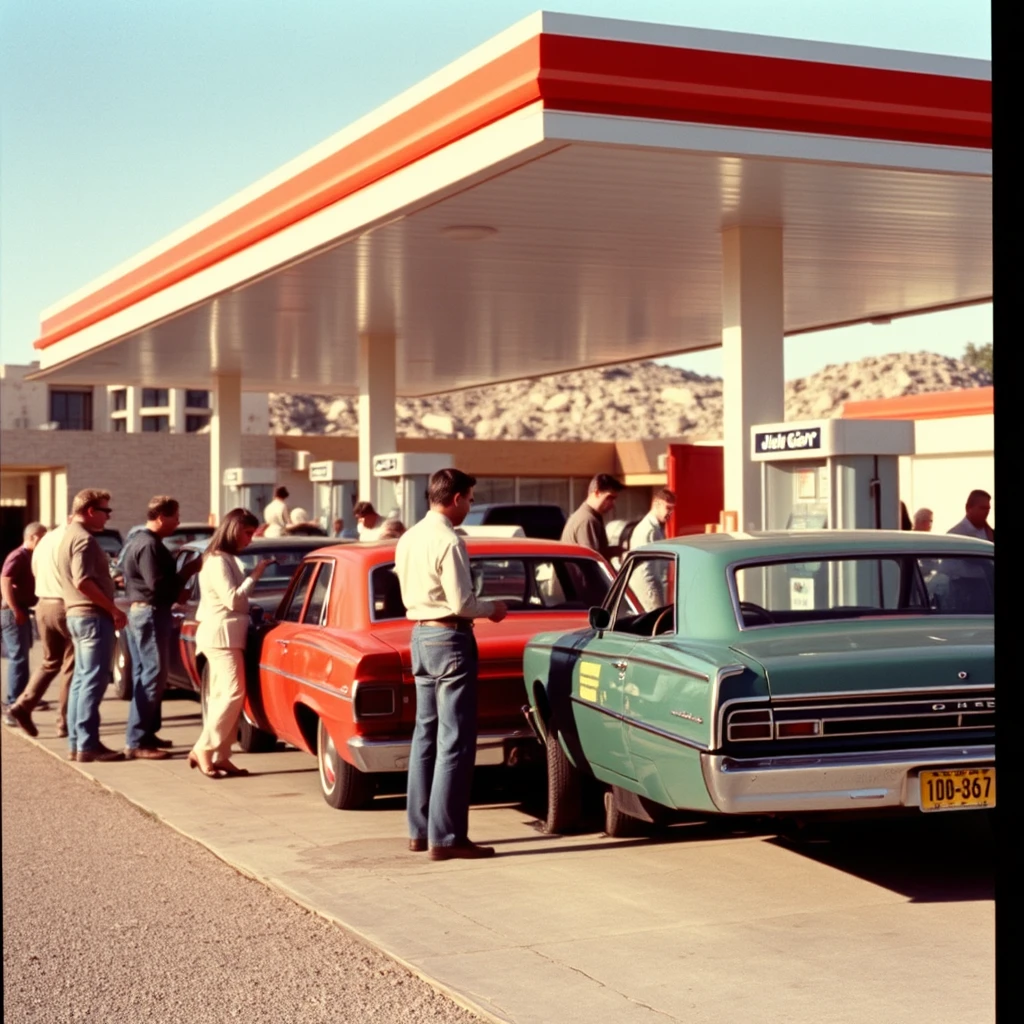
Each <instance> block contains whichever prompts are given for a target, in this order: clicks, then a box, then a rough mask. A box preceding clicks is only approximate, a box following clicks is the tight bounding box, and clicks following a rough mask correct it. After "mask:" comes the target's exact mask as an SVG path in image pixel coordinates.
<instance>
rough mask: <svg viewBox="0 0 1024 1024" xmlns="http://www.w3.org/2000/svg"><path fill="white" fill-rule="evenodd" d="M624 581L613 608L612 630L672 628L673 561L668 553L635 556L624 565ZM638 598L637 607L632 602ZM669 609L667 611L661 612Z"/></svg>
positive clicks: (647, 631)
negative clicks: (664, 613) (638, 607)
mask: <svg viewBox="0 0 1024 1024" xmlns="http://www.w3.org/2000/svg"><path fill="white" fill-rule="evenodd" d="M624 571H625V572H626V573H628V576H627V579H626V584H625V586H624V587H623V588H622V590H621V591H620V592H619V598H618V601H617V602H616V605H615V608H614V609H613V610H612V621H611V629H612V630H613V631H614V632H622V633H635V634H638V635H641V636H650V635H652V634H653V633H654V630H655V627H656V626H657V632H658V633H663V632H667V631H668V630H669V629H671V628H673V621H672V620H673V616H672V614H671V613H672V610H673V609H674V608H675V563H674V560H673V559H672V557H671V556H668V555H651V556H635V557H634V558H632V559H631V560H630V561H629V564H628V565H627V567H626V568H625V569H624ZM632 599H635V601H636V602H639V605H640V610H639V614H638V610H637V608H636V606H635V603H634V601H633V600H632ZM666 610H667V611H668V612H669V614H666V615H663V614H662V613H663V612H665V611H666Z"/></svg>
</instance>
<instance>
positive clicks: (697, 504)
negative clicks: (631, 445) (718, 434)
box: [665, 444, 725, 537]
mask: <svg viewBox="0 0 1024 1024" xmlns="http://www.w3.org/2000/svg"><path fill="white" fill-rule="evenodd" d="M665 470H666V473H667V477H668V489H669V490H670V491H673V492H674V493H675V496H676V507H675V511H674V512H673V513H672V515H671V516H670V517H669V521H668V523H666V525H665V535H666V536H667V537H681V536H684V535H685V534H688V533H703V532H704V528H705V526H706V525H707V524H708V523H717V522H718V521H719V516H720V515H721V512H722V509H723V508H724V505H725V453H724V452H723V450H722V446H721V445H720V444H714V445H712V444H670V445H669V446H668V454H667V456H666V459H665Z"/></svg>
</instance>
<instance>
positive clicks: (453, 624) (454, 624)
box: [416, 615, 473, 629]
mask: <svg viewBox="0 0 1024 1024" xmlns="http://www.w3.org/2000/svg"><path fill="white" fill-rule="evenodd" d="M416 625H417V626H445V627H447V628H448V629H472V628H473V620H472V619H460V618H459V617H458V616H457V615H449V616H447V617H446V618H443V619H420V620H419V621H418V622H417V623H416Z"/></svg>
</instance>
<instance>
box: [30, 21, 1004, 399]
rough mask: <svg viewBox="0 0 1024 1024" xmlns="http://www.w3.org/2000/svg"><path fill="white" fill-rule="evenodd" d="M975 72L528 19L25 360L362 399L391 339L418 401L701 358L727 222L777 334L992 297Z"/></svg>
mask: <svg viewBox="0 0 1024 1024" xmlns="http://www.w3.org/2000/svg"><path fill="white" fill-rule="evenodd" d="M990 84H991V83H990V68H989V64H988V63H987V62H984V61H976V60H966V59H960V58H952V57H942V56H932V55H925V54H916V53H904V52H897V51H890V50H877V49H867V48H862V47H853V46H841V45H832V44H822V43H813V42H805V41H799V40H789V39H775V38H770V37H765V36H752V35H739V34H734V33H721V32H710V31H698V30H693V29H685V28H679V27H671V26H661V25H647V24H640V23H632V22H621V21H610V20H605V19H598V18H588V17H577V16H566V15H557V14H548V13H540V14H536V15H533V16H531V17H530V18H527V19H526V20H524V21H523V22H521V23H519V24H517V25H515V26H514V27H512V28H511V29H509V30H508V31H506V32H504V33H502V34H501V35H499V36H497V37H496V38H494V39H492V40H491V41H490V42H488V43H486V44H484V45H483V46H481V47H479V48H477V49H476V50H474V51H472V52H471V53H469V54H468V55H467V56H465V57H464V58H462V59H461V60H459V61H457V62H456V63H454V64H452V65H450V66H449V67H447V68H445V69H444V70H442V71H440V72H438V73H437V74H436V75H434V76H432V77H431V78H429V79H427V80H426V81H424V82H423V83H422V84H420V85H419V86H416V87H415V88H413V89H411V90H409V91H408V92H406V93H404V94H403V95H401V96H399V97H398V98H396V99H395V100H393V101H392V102H390V103H388V104H386V105H385V106H384V107H382V108H380V109H379V110H378V111H376V112H375V113H372V114H370V115H368V116H367V117H365V118H363V119H361V120H360V121H358V122H356V123H355V124H353V125H352V126H351V127H350V128H348V129H346V130H344V131H342V132H340V133H339V134H337V135H335V136H334V137H332V138H331V139H329V140H327V141H326V142H324V143H323V144H321V145H320V146H317V147H316V148H314V149H312V150H310V151H309V152H307V153H305V154H304V155H302V156H300V157H298V158H297V159H295V160H294V161H292V162H291V163H289V164H288V165H286V166H285V167H283V168H282V169H281V170H279V171H278V172H276V173H274V174H272V175H270V176H269V177H267V178H265V179H263V180H262V181H259V182H257V183H256V184H255V185H253V186H252V187H250V188H248V189H246V190H245V191H244V192H242V193H240V194H239V195H237V196H235V197H234V198H232V199H230V200H228V201H227V202H225V203H224V204H222V205H221V206H219V207H218V208H216V209H215V210H213V211H211V212H210V213H209V214H207V215H206V216H204V217H202V218H200V219H199V220H197V221H195V222H193V223H191V224H188V225H186V226H185V227H183V228H182V229H181V230H180V231H178V232H176V233H175V234H173V235H172V236H170V237H168V238H166V239H164V240H163V241H161V242H159V243H158V244H156V245H155V246H153V247H152V248H151V249H148V250H147V251H145V252H143V253H141V254H139V255H138V256H137V257H135V258H134V259H132V260H130V261H129V262H128V263H126V264H124V265H122V266H120V267H118V268H116V269H115V270H113V271H112V272H111V273H109V274H107V275H106V276H105V277H103V278H101V279H99V280H97V281H95V282H93V283H92V284H90V285H88V286H87V287H86V288H84V289H82V290H81V291H80V292H78V293H76V294H74V295H72V296H69V297H68V298H67V299H65V300H63V301H62V302H60V303H58V304H57V305H56V306H54V307H53V308H51V309H49V310H47V311H46V312H45V313H44V314H43V318H42V327H41V336H40V338H39V339H38V340H37V342H36V346H37V348H38V349H39V350H40V357H41V370H40V372H39V374H38V375H39V376H41V377H47V378H49V379H50V380H53V381H62V382H67V383H83V384H85V383H105V382H107V381H116V382H117V383H122V384H136V385H140V384H146V385H151V384H157V383H159V384H160V385H161V386H165V387H166V386H171V387H204V386H209V384H210V381H211V379H212V378H214V377H217V376H221V375H227V376H232V377H237V378H240V381H241V386H242V388H243V389H244V390H251V391H262V390H272V391H311V392H329V393H333V394H344V393H346V392H348V393H353V392H355V391H357V390H358V385H357V377H358V370H359V367H358V362H359V348H360V342H359V339H360V338H361V337H362V338H364V339H365V338H367V337H369V338H370V339H373V338H376V337H379V338H380V339H382V340H381V343H382V344H388V345H390V344H392V340H393V343H394V345H395V346H396V354H395V362H394V366H395V382H394V389H395V393H396V394H397V395H407V396H411V395H426V394H432V393H437V392H445V391H449V390H453V389H457V388H464V387H470V386H474V385H480V384H487V383H494V382H497V381H506V380H513V379H517V378H522V377H528V376H537V375H541V374H548V373H556V372H560V371H566V370H571V369H576V368H581V367H586V366H594V365H600V364H609V363H615V362H623V361H631V360H637V359H644V358H653V357H657V356H662V355H667V354H671V353H677V352H681V351H686V350H695V349H702V348H708V347H711V346H716V345H719V344H721V343H722V329H723V242H722V236H723V232H726V231H728V229H730V228H732V227H754V228H757V227H770V228H778V229H780V230H781V233H782V240H783V242H782V253H783V255H782V275H781V277H782V281H783V324H784V330H785V333H794V332H798V331H806V330H811V329H815V328H820V327H825V326H830V325H836V324H841V323H849V322H857V321H863V320H873V319H885V318H888V317H891V316H893V315H898V314H901V313H907V312H913V311H924V310H929V309H935V308H943V307H947V306H952V305H958V304H967V303H972V302H979V301H984V300H986V299H988V298H989V297H990V296H991V278H992V271H991V149H990V147H991V98H990ZM158 201H159V197H154V202H158ZM371 344H372V341H371ZM839 358H842V353H837V359H839Z"/></svg>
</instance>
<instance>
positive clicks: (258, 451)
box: [0, 430, 275, 533]
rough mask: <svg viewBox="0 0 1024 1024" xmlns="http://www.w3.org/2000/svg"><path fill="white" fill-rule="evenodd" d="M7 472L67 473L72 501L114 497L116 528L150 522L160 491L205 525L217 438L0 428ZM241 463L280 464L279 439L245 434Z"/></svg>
mask: <svg viewBox="0 0 1024 1024" xmlns="http://www.w3.org/2000/svg"><path fill="white" fill-rule="evenodd" d="M0 452H2V467H3V469H4V471H5V472H19V473H21V472H23V473H32V472H39V471H40V470H46V469H63V470H65V472H66V473H67V480H68V501H69V502H70V500H71V498H72V497H73V496H74V495H75V494H76V493H77V492H78V491H80V490H82V489H84V488H86V487H101V488H103V489H104V490H108V491H110V493H111V505H112V506H113V508H114V516H113V518H112V520H111V523H110V525H111V527H113V528H115V529H118V530H120V531H121V532H122V533H126V532H127V530H128V528H129V527H131V526H134V525H135V524H136V523H142V522H145V518H146V505H147V504H148V502H149V499H150V498H151V497H152V496H153V495H154V494H170V495H172V496H173V497H175V498H177V499H178V501H179V502H181V518H182V520H185V521H191V522H206V519H207V516H208V515H209V511H210V439H209V437H208V436H207V435H203V434H142V433H139V434H128V433H125V434H114V433H103V434H96V433H93V432H90V431H78V430H4V431H0ZM242 465H243V466H260V467H264V466H269V467H273V466H274V465H275V452H274V439H273V437H271V436H270V435H268V434H264V435H258V434H249V435H243V436H242Z"/></svg>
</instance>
